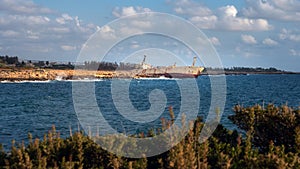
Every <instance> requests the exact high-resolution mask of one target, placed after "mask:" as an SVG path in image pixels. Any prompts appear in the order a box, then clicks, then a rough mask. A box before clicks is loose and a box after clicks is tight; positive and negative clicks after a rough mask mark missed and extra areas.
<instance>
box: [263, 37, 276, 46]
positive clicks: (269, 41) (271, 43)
mask: <svg viewBox="0 0 300 169" xmlns="http://www.w3.org/2000/svg"><path fill="white" fill-rule="evenodd" d="M262 43H263V44H264V45H268V46H276V45H278V42H276V41H275V40H273V39H271V38H266V39H264V40H263V41H262Z"/></svg>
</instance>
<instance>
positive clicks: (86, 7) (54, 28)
mask: <svg viewBox="0 0 300 169" xmlns="http://www.w3.org/2000/svg"><path fill="white" fill-rule="evenodd" d="M144 12H160V13H167V14H172V15H175V16H178V17H181V18H183V19H185V20H186V21H188V22H190V23H192V24H193V25H195V26H196V27H197V28H198V29H200V30H201V31H202V32H203V33H204V34H205V35H206V36H207V38H208V40H210V42H211V44H213V46H214V48H215V50H216V51H217V53H218V54H219V57H220V60H221V62H222V64H223V66H224V67H233V66H247V67H265V68H267V67H275V68H278V69H283V70H289V71H297V72H300V66H299V63H300V1H299V0H215V1H211V0H202V1H196V0H155V1H141V0H120V1H109V0H101V1H99V0H89V1H79V0H72V1H71V0H50V1H49V0H0V55H10V56H18V57H19V58H21V59H26V60H45V61H46V60H49V61H65V62H67V61H76V58H77V56H78V55H79V52H80V51H81V49H82V47H84V46H85V45H84V44H85V43H86V41H87V40H88V39H89V38H90V37H91V36H92V35H93V34H94V33H95V32H96V31H98V32H99V31H100V32H101V31H102V32H103V31H106V33H109V34H110V35H111V37H112V38H113V37H114V36H113V33H114V30H113V29H111V28H110V27H109V26H107V24H109V23H111V22H112V21H114V20H116V19H118V18H122V17H124V16H128V15H133V14H137V13H144ZM150 25H151V23H150ZM126 26H128V25H125V26H124V27H122V26H120V27H118V28H114V29H125V28H126ZM136 29H139V30H137V31H140V30H141V29H142V26H141V25H138V26H137V28H136ZM175 29H176V26H174V30H175ZM132 30H135V29H131V31H132ZM171 31H173V30H171ZM177 31H181V30H177ZM140 39H143V40H144V41H141V40H140ZM155 39H156V40H155ZM145 41H147V43H145ZM150 42H152V43H157V44H156V46H155V47H156V48H158V47H161V48H162V49H163V50H158V51H159V52H158V53H160V54H163V53H161V52H162V51H165V54H170V53H172V54H175V55H193V54H191V53H189V52H184V51H183V50H185V49H184V48H183V47H182V45H181V46H180V45H178V42H176V41H174V39H173V40H170V39H168V38H165V37H164V38H160V39H159V38H158V39H157V38H155V37H149V38H147V37H144V38H140V37H137V38H136V39H129V40H128V42H127V43H123V47H120V45H119V46H118V45H117V47H115V49H113V50H111V53H110V54H109V55H107V57H108V60H111V61H117V60H116V56H114V55H121V54H123V55H130V56H132V57H137V56H136V53H138V54H139V55H142V53H143V52H141V51H142V50H144V51H145V52H147V50H145V49H146V48H147V47H153V45H152V46H151V45H150V46H147V45H149V43H150ZM170 44H171V45H170ZM143 45H144V46H143ZM121 48H122V49H121ZM130 49H135V50H130ZM168 51H170V52H168ZM132 52H133V53H132ZM134 52H135V53H134ZM148 52H149V51H148ZM150 53H151V52H150ZM109 57H110V58H109ZM141 58H142V56H140V57H139V59H141ZM166 58H168V57H167V56H166ZM187 59H190V57H187ZM187 62H188V61H187Z"/></svg>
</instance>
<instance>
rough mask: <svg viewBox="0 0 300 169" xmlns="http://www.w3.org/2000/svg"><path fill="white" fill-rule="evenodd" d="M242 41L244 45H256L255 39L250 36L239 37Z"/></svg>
mask: <svg viewBox="0 0 300 169" xmlns="http://www.w3.org/2000/svg"><path fill="white" fill-rule="evenodd" d="M241 38H242V41H243V42H244V43H246V44H252V45H253V44H256V43H257V41H256V39H255V38H254V37H253V36H251V35H241Z"/></svg>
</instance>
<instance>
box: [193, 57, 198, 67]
mask: <svg viewBox="0 0 300 169" xmlns="http://www.w3.org/2000/svg"><path fill="white" fill-rule="evenodd" d="M196 61H197V57H196V56H195V57H194V59H193V64H192V67H195V64H196Z"/></svg>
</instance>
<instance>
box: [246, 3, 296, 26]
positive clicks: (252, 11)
mask: <svg viewBox="0 0 300 169" xmlns="http://www.w3.org/2000/svg"><path fill="white" fill-rule="evenodd" d="M242 13H243V15H244V16H247V17H252V18H269V19H274V20H284V21H300V1H299V0H267V1H261V0H246V8H244V9H243V10H242Z"/></svg>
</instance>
